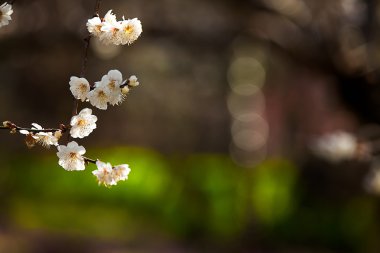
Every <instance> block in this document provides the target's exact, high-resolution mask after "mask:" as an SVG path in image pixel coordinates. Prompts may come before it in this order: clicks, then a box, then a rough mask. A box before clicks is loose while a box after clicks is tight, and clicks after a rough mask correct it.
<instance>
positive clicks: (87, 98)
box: [0, 0, 142, 187]
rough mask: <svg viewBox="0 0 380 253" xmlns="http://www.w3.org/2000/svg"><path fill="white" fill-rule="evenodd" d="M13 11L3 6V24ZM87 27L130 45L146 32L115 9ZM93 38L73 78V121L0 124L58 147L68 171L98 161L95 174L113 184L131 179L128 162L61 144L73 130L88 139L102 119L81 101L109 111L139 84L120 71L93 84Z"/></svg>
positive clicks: (106, 41)
mask: <svg viewBox="0 0 380 253" xmlns="http://www.w3.org/2000/svg"><path fill="white" fill-rule="evenodd" d="M100 2H101V0H96V9H95V13H98V11H99V6H100ZM12 3H13V1H12ZM12 13H13V10H12V5H11V4H8V3H4V4H2V5H1V6H0V27H1V26H4V25H7V24H8V23H9V21H10V20H11V17H10V15H11V14H12ZM96 15H97V14H96ZM87 29H88V31H89V32H90V34H91V35H92V36H94V37H98V38H99V39H100V41H101V42H103V43H104V44H116V45H125V44H128V45H129V44H131V43H133V42H134V41H136V40H137V39H138V37H139V36H140V35H141V33H142V26H141V22H140V20H138V19H137V18H133V19H127V20H125V19H124V17H123V19H122V20H121V21H118V20H117V19H116V16H115V15H114V14H113V13H112V10H110V11H108V12H107V14H106V15H105V16H104V18H103V19H100V18H99V17H98V16H96V17H94V18H92V19H89V20H88V22H87ZM90 39H91V36H88V37H87V38H86V39H85V41H86V43H85V57H84V60H83V66H82V71H81V73H82V74H81V77H76V76H71V77H70V81H69V85H70V91H71V93H72V95H73V96H74V98H75V102H74V108H73V115H72V117H71V120H70V124H69V125H64V124H60V126H59V128H48V129H44V128H42V126H40V125H39V124H37V123H33V124H32V127H31V128H25V127H20V126H17V125H16V124H14V123H12V122H11V121H4V122H3V125H0V129H6V130H10V133H12V134H14V133H17V132H19V133H21V134H23V135H25V136H26V137H25V142H26V145H27V146H28V147H29V148H31V147H33V146H35V145H36V144H41V145H42V146H44V147H47V148H48V147H50V146H51V145H54V146H57V150H58V152H57V153H56V154H57V156H58V158H59V160H58V164H59V165H60V166H61V167H63V168H64V169H65V170H67V171H82V170H85V168H86V165H87V164H88V163H94V164H96V166H97V169H96V170H94V171H93V172H92V174H93V175H95V176H96V178H97V181H98V183H99V184H100V185H105V186H107V187H110V186H112V185H116V184H117V182H119V181H122V180H127V179H128V175H129V173H130V171H131V170H130V168H129V166H128V164H121V165H117V166H112V165H111V164H110V163H104V162H102V161H100V160H98V159H96V160H94V159H91V158H87V157H85V156H84V154H85V153H86V149H85V148H84V147H83V146H80V145H79V144H78V143H77V142H75V141H71V142H68V143H67V145H59V143H58V142H59V140H60V138H61V136H62V134H63V133H65V132H68V131H69V130H70V131H69V132H70V136H71V137H72V138H84V137H87V136H88V135H90V134H91V133H92V132H93V131H94V130H95V129H96V127H97V125H96V122H97V120H98V118H97V116H95V115H93V114H92V110H91V109H89V108H84V109H82V110H81V111H80V112H79V113H77V110H78V104H79V100H80V101H82V102H90V104H91V105H93V106H95V107H97V108H98V109H101V110H106V109H107V107H108V104H110V105H118V104H120V103H121V102H122V101H123V100H124V99H125V96H126V95H127V94H128V93H129V91H130V89H131V88H133V87H136V86H138V85H139V82H138V81H137V77H136V76H134V75H132V76H131V77H129V78H128V79H126V80H123V76H122V74H121V72H120V71H118V70H110V71H108V73H107V74H106V75H103V77H102V78H101V80H100V81H97V82H95V83H94V84H93V85H91V84H90V83H89V82H88V80H87V79H86V78H84V77H83V75H84V73H85V69H86V62H87V52H88V46H89V42H90Z"/></svg>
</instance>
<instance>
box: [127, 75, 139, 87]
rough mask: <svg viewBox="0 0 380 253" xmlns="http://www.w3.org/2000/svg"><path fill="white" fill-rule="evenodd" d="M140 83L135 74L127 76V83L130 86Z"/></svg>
mask: <svg viewBox="0 0 380 253" xmlns="http://www.w3.org/2000/svg"><path fill="white" fill-rule="evenodd" d="M139 84H140V83H139V82H138V81H137V77H136V76H135V75H133V76H130V77H129V78H128V85H129V86H132V87H136V86H138V85H139Z"/></svg>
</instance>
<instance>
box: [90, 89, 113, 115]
mask: <svg viewBox="0 0 380 253" xmlns="http://www.w3.org/2000/svg"><path fill="white" fill-rule="evenodd" d="M87 98H88V99H89V100H90V103H91V105H93V106H95V107H97V108H99V109H101V110H107V103H108V102H109V100H110V92H109V89H108V88H107V87H106V86H103V85H100V86H98V87H95V89H93V90H91V91H90V92H89V93H88V94H87Z"/></svg>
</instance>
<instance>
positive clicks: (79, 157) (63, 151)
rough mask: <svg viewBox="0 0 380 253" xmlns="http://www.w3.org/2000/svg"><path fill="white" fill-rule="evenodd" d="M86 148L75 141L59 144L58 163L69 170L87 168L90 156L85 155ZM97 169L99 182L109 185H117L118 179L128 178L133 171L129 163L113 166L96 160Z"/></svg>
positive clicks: (95, 173) (94, 173)
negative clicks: (86, 164)
mask: <svg viewBox="0 0 380 253" xmlns="http://www.w3.org/2000/svg"><path fill="white" fill-rule="evenodd" d="M85 153H86V149H85V148H84V147H83V146H79V145H78V143H76V142H75V141H72V142H69V143H68V144H67V146H65V145H59V146H58V152H57V156H58V158H59V161H58V164H59V165H60V166H62V167H63V168H64V169H65V170H67V171H81V170H84V169H85V163H86V162H87V160H88V158H86V157H84V156H83V155H84V154H85ZM96 166H97V169H96V170H94V171H93V172H92V174H93V175H95V176H96V178H97V180H98V183H99V184H103V185H105V186H107V187H109V186H112V185H116V184H117V182H118V181H122V180H127V179H128V175H129V172H130V171H131V170H130V168H129V166H128V164H121V165H117V166H114V167H113V166H112V165H111V164H110V163H104V162H102V161H99V160H97V161H96Z"/></svg>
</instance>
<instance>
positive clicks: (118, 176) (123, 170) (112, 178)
mask: <svg viewBox="0 0 380 253" xmlns="http://www.w3.org/2000/svg"><path fill="white" fill-rule="evenodd" d="M96 167H97V168H98V169H97V170H94V171H93V172H92V174H93V175H95V176H96V178H97V179H98V183H99V184H103V185H105V186H107V187H109V186H111V185H116V184H117V182H118V181H121V180H127V179H128V175H129V172H130V171H131V169H130V168H129V166H128V164H121V165H117V166H114V167H112V165H111V164H110V163H104V162H101V161H96Z"/></svg>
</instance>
